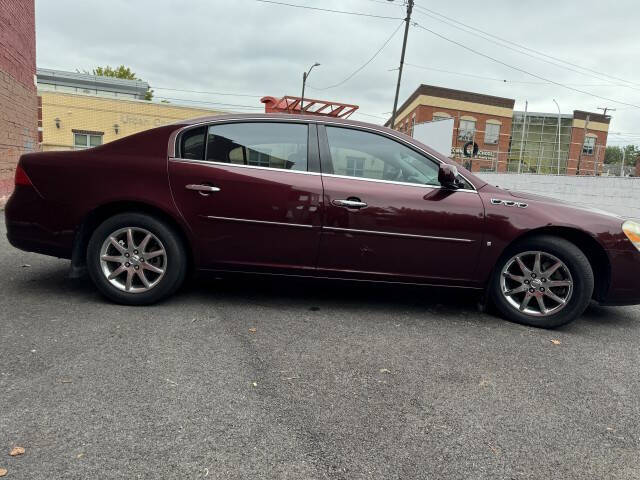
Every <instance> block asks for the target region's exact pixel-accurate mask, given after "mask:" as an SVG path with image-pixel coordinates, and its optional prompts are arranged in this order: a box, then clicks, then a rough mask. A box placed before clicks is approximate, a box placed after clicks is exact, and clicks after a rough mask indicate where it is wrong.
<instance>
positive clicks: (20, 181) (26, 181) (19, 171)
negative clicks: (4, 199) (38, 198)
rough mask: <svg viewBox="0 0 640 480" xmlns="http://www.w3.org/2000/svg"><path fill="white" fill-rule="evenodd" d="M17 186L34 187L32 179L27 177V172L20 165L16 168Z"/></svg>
mask: <svg viewBox="0 0 640 480" xmlns="http://www.w3.org/2000/svg"><path fill="white" fill-rule="evenodd" d="M15 184H16V186H17V185H25V186H28V187H30V186H33V183H31V179H30V178H29V177H28V176H27V172H25V171H24V169H23V168H22V167H21V166H20V165H18V166H17V167H16V180H15Z"/></svg>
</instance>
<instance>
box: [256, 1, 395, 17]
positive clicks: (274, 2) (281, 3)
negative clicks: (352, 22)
mask: <svg viewBox="0 0 640 480" xmlns="http://www.w3.org/2000/svg"><path fill="white" fill-rule="evenodd" d="M256 2H261V3H270V4H273V5H282V6H287V7H295V8H306V9H308V10H317V11H320V12H330V13H342V14H344V15H357V16H360V17H370V18H383V19H387V20H402V19H401V18H400V17H389V16H386V15H374V14H372V13H362V12H350V11H346V10H333V9H331V8H320V7H310V6H309V5H297V4H295V3H286V2H276V1H275V0H256Z"/></svg>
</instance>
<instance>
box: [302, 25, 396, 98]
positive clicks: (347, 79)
mask: <svg viewBox="0 0 640 480" xmlns="http://www.w3.org/2000/svg"><path fill="white" fill-rule="evenodd" d="M403 23H404V21H402V22H400V24H399V25H398V26H397V27H396V29H395V30H394V31H393V33H392V34H391V36H390V37H389V38H387V39H386V40H385V42H384V43H383V44H382V46H381V47H380V48H379V49H378V51H377V52H376V53H374V54H373V56H372V57H371V58H370V59H369V60H367V61H366V62H365V63H364V64H363V65H362V66H360V67H359V68H357V69H356V70H355V71H354V72H353V73H351V74H350V75H349V76H348V77H347V78H345V79H344V80H342V81H340V82H338V83H336V84H334V85H329V86H328V87H322V88H318V87H312V86H311V85H309V88H311V89H313V90H329V89H330V88H336V87H339V86H340V85H343V84H344V83H347V82H348V81H349V80H351V79H352V78H353V77H355V76H356V75H357V74H358V73H360V72H361V71H362V70H363V69H364V68H365V67H366V66H367V65H369V64H370V63H371V62H373V60H374V59H375V58H376V57H377V56H378V55H379V54H380V52H382V50H384V47H386V46H387V45H388V44H389V42H390V41H391V40H392V39H393V37H395V36H396V33H398V30H400V27H402V24H403Z"/></svg>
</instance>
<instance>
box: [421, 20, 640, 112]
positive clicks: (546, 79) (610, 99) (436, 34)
mask: <svg viewBox="0 0 640 480" xmlns="http://www.w3.org/2000/svg"><path fill="white" fill-rule="evenodd" d="M413 25H414V26H416V27H418V28H420V29H422V30H425V31H427V32H429V33H431V34H432V35H435V36H436V37H438V38H441V39H443V40H446V41H447V42H450V43H453V44H454V45H457V46H459V47H461V48H464V49H465V50H468V51H470V52H472V53H475V54H476V55H479V56H481V57H484V58H487V59H489V60H491V61H493V62H496V63H499V64H500V65H504V66H505V67H508V68H511V69H512V70H516V71H518V72H522V73H525V74H527V75H530V76H532V77H534V78H537V79H539V80H543V81H545V82H549V83H552V84H554V85H557V86H559V87H562V88H566V89H567V90H571V91H573V92H577V93H582V94H584V95H589V96H592V97H594V98H599V99H600V100H606V101H608V102H613V103H619V104H621V105H626V106H628V107H633V108H638V109H640V105H635V104H633V103H627V102H622V101H620V100H614V99H612V98H608V97H603V96H601V95H596V94H595V93H591V92H587V91H586V90H580V89H578V88H574V87H570V86H569V85H565V84H563V83H560V82H556V81H555V80H550V79H548V78H545V77H542V76H540V75H537V74H535V73H531V72H529V71H527V70H524V69H523V68H520V67H514V66H513V65H509V64H508V63H506V62H503V61H502V60H498V59H497V58H494V57H492V56H490V55H487V54H485V53H482V52H479V51H478V50H475V49H473V48H471V47H468V46H466V45H464V44H462V43H460V42H458V41H456V40H452V39H450V38H448V37H446V36H444V35H442V34H440V33H438V32H435V31H433V30H431V29H429V28H426V27H423V26H422V25H420V24H418V23H414V24H413Z"/></svg>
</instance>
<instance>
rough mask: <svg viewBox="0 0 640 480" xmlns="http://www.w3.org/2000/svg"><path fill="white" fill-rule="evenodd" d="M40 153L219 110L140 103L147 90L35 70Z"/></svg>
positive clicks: (130, 83) (98, 141) (129, 82)
mask: <svg viewBox="0 0 640 480" xmlns="http://www.w3.org/2000/svg"><path fill="white" fill-rule="evenodd" d="M37 77H38V95H40V97H39V99H40V110H39V118H40V126H41V128H42V136H41V138H40V142H41V144H40V149H41V150H43V151H50V150H71V149H83V148H89V147H95V146H98V145H102V144H103V143H108V142H112V141H114V140H118V139H120V138H123V137H126V136H127V135H132V134H134V133H138V132H140V131H142V130H147V129H149V128H154V127H159V126H161V125H166V124H169V123H173V122H176V121H178V120H184V119H188V118H196V117H204V116H210V115H217V114H220V113H224V112H221V111H220V110H211V109H208V108H203V107H196V106H191V107H190V106H183V105H176V104H173V103H162V102H155V101H147V100H143V98H144V96H145V93H146V92H147V90H148V89H149V84H147V83H146V82H142V81H140V80H123V79H119V78H112V77H101V76H95V75H89V74H86V73H77V72H64V71H60V70H50V69H44V68H38V70H37Z"/></svg>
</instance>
